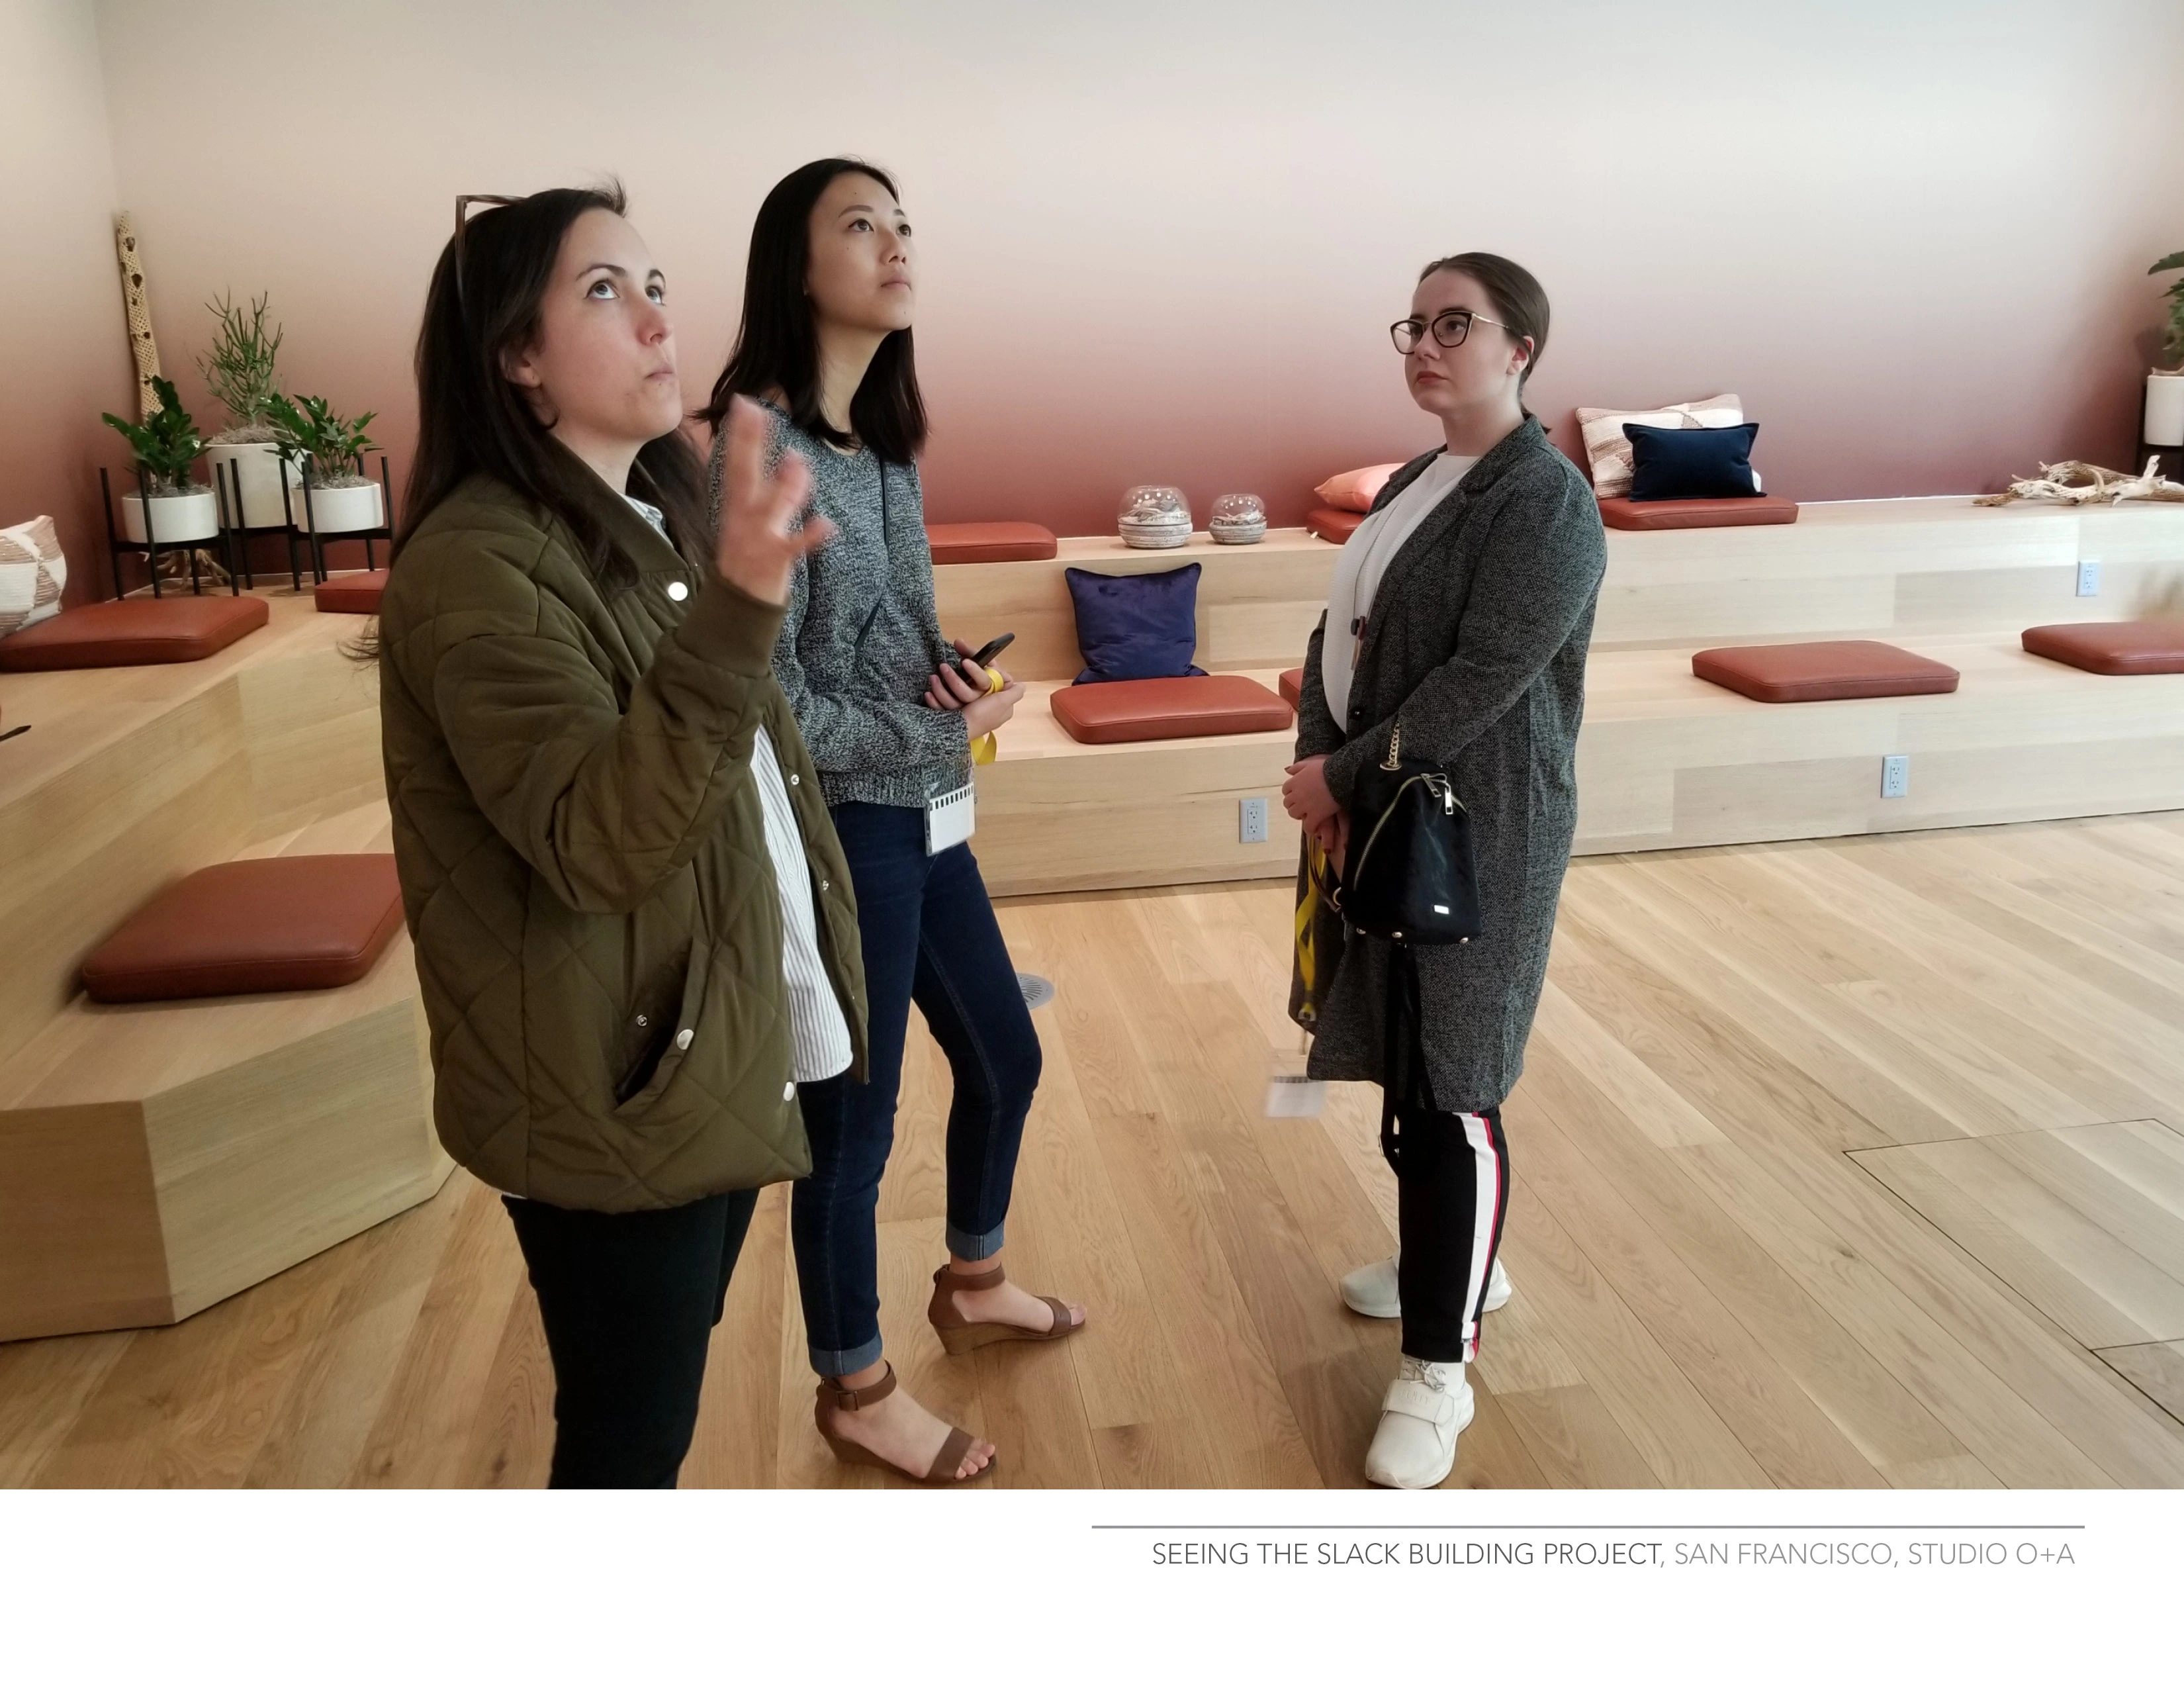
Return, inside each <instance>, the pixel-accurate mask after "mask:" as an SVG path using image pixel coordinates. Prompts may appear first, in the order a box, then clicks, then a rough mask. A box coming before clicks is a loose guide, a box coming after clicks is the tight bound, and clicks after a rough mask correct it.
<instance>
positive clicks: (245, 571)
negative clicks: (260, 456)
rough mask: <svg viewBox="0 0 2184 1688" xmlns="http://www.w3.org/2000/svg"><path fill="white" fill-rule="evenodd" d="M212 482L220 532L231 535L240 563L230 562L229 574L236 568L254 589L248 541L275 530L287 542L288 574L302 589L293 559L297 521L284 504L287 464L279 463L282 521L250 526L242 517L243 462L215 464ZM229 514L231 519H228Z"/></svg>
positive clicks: (297, 569)
mask: <svg viewBox="0 0 2184 1688" xmlns="http://www.w3.org/2000/svg"><path fill="white" fill-rule="evenodd" d="M212 484H213V490H214V492H215V493H218V494H219V495H220V531H221V532H223V533H230V534H232V535H233V536H234V545H235V553H236V556H237V560H239V562H240V565H241V566H240V570H239V572H240V573H241V575H242V583H243V584H244V585H245V586H247V587H249V588H252V589H253V590H255V589H256V588H257V585H258V579H257V577H256V575H255V574H253V572H252V571H251V567H250V542H251V541H252V540H253V539H257V538H263V537H264V536H265V535H266V534H268V533H278V534H279V535H281V538H283V539H285V540H287V544H288V573H289V576H290V577H291V578H292V579H293V580H294V581H295V582H296V586H297V589H298V591H301V590H302V589H303V575H302V571H301V569H300V568H299V566H298V564H297V561H296V523H295V521H294V519H293V517H292V516H291V515H290V514H289V511H288V504H287V491H288V466H287V464H285V463H284V464H282V465H281V520H280V521H275V522H268V523H264V524H261V525H260V526H256V527H253V526H249V525H248V523H246V522H245V521H243V519H242V517H243V513H244V508H245V507H244V504H243V502H242V464H241V463H240V462H239V461H231V462H227V463H224V464H222V463H215V464H214V465H213V466H212ZM231 514H232V518H233V519H232V521H231V520H230V516H231ZM237 572H238V569H237V565H236V564H235V563H231V564H230V565H228V573H229V574H230V575H231V576H233V575H235V574H236V573H237Z"/></svg>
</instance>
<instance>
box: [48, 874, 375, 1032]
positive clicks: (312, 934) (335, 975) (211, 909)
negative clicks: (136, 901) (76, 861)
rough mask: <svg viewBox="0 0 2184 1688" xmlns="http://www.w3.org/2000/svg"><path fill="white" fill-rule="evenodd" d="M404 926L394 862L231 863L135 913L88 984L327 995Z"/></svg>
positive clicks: (92, 969)
mask: <svg viewBox="0 0 2184 1688" xmlns="http://www.w3.org/2000/svg"><path fill="white" fill-rule="evenodd" d="M401 927H402V889H401V887H400V885H399V884H398V883H396V881H395V877H394V858H393V856H392V855H272V856H266V857H264V858H263V859H261V860H258V861H223V862H220V864H218V865H217V866H212V867H206V868H202V869H200V870H199V871H198V872H195V873H192V874H191V875H190V876H189V877H187V879H183V880H181V881H179V882H177V883H175V884H172V885H170V886H168V887H167V889H165V890H164V891H162V892H160V893H159V895H158V896H156V897H154V898H153V899H152V900H151V901H150V902H148V903H147V904H145V905H144V906H143V907H142V908H141V909H139V910H138V911H136V913H135V914H133V915H131V916H130V917H129V920H128V922H127V923H126V924H125V925H124V926H123V927H122V928H121V929H120V931H119V932H117V933H114V935H113V936H112V937H111V938H109V939H107V940H106V942H104V943H103V944H100V945H99V946H98V948H97V950H93V951H92V954H91V956H90V958H89V959H88V960H86V961H85V962H84V964H83V988H84V989H86V991H88V992H90V993H91V996H92V1000H94V1001H97V1002H159V1001H165V1000H170V999H171V998H175V997H184V996H236V995H241V994H246V993H248V992H252V991H263V990H326V989H331V988H332V987H333V986H335V985H343V984H350V983H354V982H355V981H356V980H358V979H360V978H363V977H364V976H365V973H367V972H370V970H371V964H372V963H373V962H374V961H377V960H378V959H379V953H380V951H381V950H384V949H385V948H386V947H387V943H388V941H389V940H390V939H393V936H394V934H395V933H397V932H398V931H399V930H400V929H401Z"/></svg>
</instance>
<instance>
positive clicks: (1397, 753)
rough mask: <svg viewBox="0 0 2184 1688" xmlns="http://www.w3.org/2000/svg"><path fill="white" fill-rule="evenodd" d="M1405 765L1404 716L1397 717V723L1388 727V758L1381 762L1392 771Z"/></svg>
mask: <svg viewBox="0 0 2184 1688" xmlns="http://www.w3.org/2000/svg"><path fill="white" fill-rule="evenodd" d="M1402 765H1403V718H1402V717H1401V716H1396V724H1395V725H1394V726H1393V727H1390V728H1389V729H1388V760H1386V761H1385V762H1383V763H1381V764H1380V766H1382V767H1383V768H1385V769H1386V770H1387V771H1388V772H1390V773H1394V772H1396V769H1398V768H1400V767H1401V766H1402Z"/></svg>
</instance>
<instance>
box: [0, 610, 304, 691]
mask: <svg viewBox="0 0 2184 1688" xmlns="http://www.w3.org/2000/svg"><path fill="white" fill-rule="evenodd" d="M271 613H272V611H271V610H269V609H267V608H266V604H265V599H262V598H224V597H215V596H213V595H211V594H209V593H208V594H207V595H206V596H204V597H202V598H199V597H197V596H195V595H194V594H191V595H187V596H185V595H181V594H177V595H175V596H174V597H171V598H117V599H113V600H111V601H110V602H108V603H105V604H79V605H78V606H77V607H76V608H75V609H73V610H62V611H61V613H60V614H59V615H58V616H49V617H47V619H46V620H45V621H40V622H39V623H37V624H36V626H35V627H25V628H24V629H23V630H22V632H19V633H10V634H9V635H8V637H7V638H4V639H0V669H12V670H14V671H17V672H25V671H30V670H32V669H51V668H130V667H135V666H139V665H141V664H145V663H153V662H195V661H197V660H198V659H199V658H201V657H207V656H210V655H212V654H213V653H214V651H216V650H224V649H226V648H227V647H228V646H229V645H231V644H233V643H235V642H236V641H237V639H239V638H242V636H243V635H244V634H245V633H247V632H253V630H255V629H257V628H259V627H264V626H265V621H266V618H267V617H268V616H270V615H271Z"/></svg>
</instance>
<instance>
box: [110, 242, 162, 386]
mask: <svg viewBox="0 0 2184 1688" xmlns="http://www.w3.org/2000/svg"><path fill="white" fill-rule="evenodd" d="M114 256H115V257H116V258H118V259H120V260H121V302H122V304H123V305H124V307H125V309H127V310H128V313H129V354H130V355H131V357H133V358H135V359H136V420H137V421H140V422H142V421H149V420H150V418H151V415H152V413H153V411H154V410H156V409H159V394H157V393H154V392H153V391H152V380H153V376H157V375H158V374H159V342H158V341H156V340H154V339H153V337H152V302H151V300H150V299H149V298H147V297H146V295H145V292H144V260H143V258H142V255H141V254H140V253H138V252H137V250H136V226H135V225H134V224H132V223H131V221H130V220H129V214H128V213H127V212H126V211H117V212H115V213H114Z"/></svg>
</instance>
